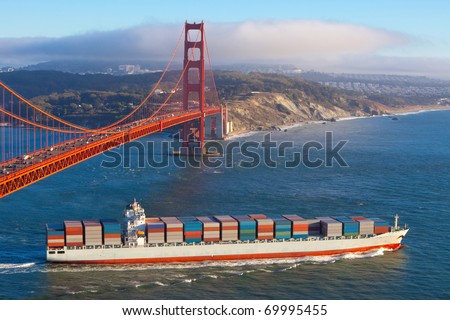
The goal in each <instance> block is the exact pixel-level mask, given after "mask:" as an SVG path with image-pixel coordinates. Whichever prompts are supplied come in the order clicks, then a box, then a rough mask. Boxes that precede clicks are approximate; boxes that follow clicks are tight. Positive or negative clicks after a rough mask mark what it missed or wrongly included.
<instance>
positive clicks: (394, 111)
mask: <svg viewBox="0 0 450 320" xmlns="http://www.w3.org/2000/svg"><path fill="white" fill-rule="evenodd" d="M443 110H450V106H442V105H414V106H403V107H395V108H388V107H385V109H384V112H383V113H381V114H378V115H360V116H350V117H337V118H332V119H324V120H314V121H299V122H294V123H288V124H267V125H266V126H264V127H262V126H261V127H259V128H256V130H255V129H253V130H249V129H241V130H235V131H233V132H231V133H230V134H228V135H227V137H226V138H225V139H227V140H228V139H235V138H238V137H242V136H247V135H250V134H253V133H257V132H261V131H266V132H273V131H278V132H282V131H284V132H286V131H288V130H289V129H291V128H295V127H298V126H302V125H306V124H313V123H316V124H326V123H328V122H336V121H345V120H352V119H358V118H369V117H374V116H390V117H392V119H393V120H399V119H398V118H396V117H395V116H397V115H405V114H412V113H419V112H432V111H443Z"/></svg>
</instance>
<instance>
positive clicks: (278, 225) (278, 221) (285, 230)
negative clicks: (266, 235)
mask: <svg viewBox="0 0 450 320" xmlns="http://www.w3.org/2000/svg"><path fill="white" fill-rule="evenodd" d="M271 218H272V219H273V221H274V237H275V239H290V238H292V222H291V221H290V220H288V219H286V218H284V217H282V216H272V217H271Z"/></svg>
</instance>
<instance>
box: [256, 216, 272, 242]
mask: <svg viewBox="0 0 450 320" xmlns="http://www.w3.org/2000/svg"><path fill="white" fill-rule="evenodd" d="M255 221H256V229H257V234H256V238H257V239H258V240H271V239H273V238H274V221H273V219H270V218H263V219H255Z"/></svg>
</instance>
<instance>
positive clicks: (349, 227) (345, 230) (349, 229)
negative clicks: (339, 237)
mask: <svg viewBox="0 0 450 320" xmlns="http://www.w3.org/2000/svg"><path fill="white" fill-rule="evenodd" d="M332 218H333V219H335V220H337V221H339V222H341V223H342V234H343V235H344V236H357V235H359V223H358V221H355V220H353V219H351V218H349V217H345V216H338V217H332Z"/></svg>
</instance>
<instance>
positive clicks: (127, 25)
mask: <svg viewBox="0 0 450 320" xmlns="http://www.w3.org/2000/svg"><path fill="white" fill-rule="evenodd" d="M1 9H2V15H1V18H0V47H1V48H0V65H5V64H7V63H10V64H16V65H18V64H26V63H34V62H38V61H40V60H51V59H55V58H76V57H77V55H80V53H83V54H85V55H84V56H81V55H80V58H85V57H87V55H89V54H88V53H87V52H88V51H89V48H88V46H92V43H93V41H104V42H105V43H107V44H108V45H107V46H108V47H109V49H112V50H115V51H117V52H122V51H123V50H122V47H119V46H124V45H126V46H127V44H129V45H128V47H129V48H128V49H129V51H127V52H124V54H126V55H128V56H134V53H136V58H137V57H141V56H143V55H144V53H145V56H146V57H148V56H150V55H152V54H155V55H157V56H159V57H160V58H161V59H162V58H163V57H164V56H165V55H166V52H165V51H164V52H163V51H161V52H157V51H155V49H154V48H150V47H152V46H153V47H154V44H153V42H155V40H161V41H162V44H161V48H163V49H164V50H168V48H169V47H170V46H171V45H172V48H173V46H174V45H175V43H176V40H177V39H178V35H179V34H178V33H179V31H180V30H181V28H182V25H183V23H184V21H185V20H189V21H200V20H204V21H205V22H206V28H207V30H208V31H207V32H209V30H211V32H209V33H208V34H209V35H210V37H209V39H210V40H209V44H210V48H211V50H212V51H215V52H216V55H217V56H218V60H219V62H220V63H226V62H227V56H226V55H225V54H223V52H228V53H229V54H230V55H229V60H230V62H233V63H234V62H240V60H242V62H248V60H253V59H251V58H252V55H255V57H254V58H255V59H254V60H255V61H258V62H263V61H267V62H277V61H280V62H283V63H294V64H297V65H299V66H300V67H303V68H314V69H317V70H323V71H341V72H345V71H346V70H344V69H345V68H348V69H349V70H348V71H349V72H357V71H358V70H360V71H361V72H371V71H373V72H387V73H389V68H392V72H391V73H396V72H397V73H408V72H409V73H411V74H427V75H431V76H441V75H442V77H445V74H450V72H449V71H450V32H449V29H450V28H449V26H450V23H449V22H448V20H449V17H448V15H449V12H450V1H443V0H441V1H437V0H430V1H399V0H397V1H396V0H391V1H385V0H377V1H356V0H347V1H343V0H341V1H326V0H315V1H311V0H309V1H303V0H290V1H289V0H276V1H264V0H259V1H255V0H247V1H244V0H240V1H236V0H228V1H208V0H204V1H200V0H191V1H189V0H184V1H182V0H171V1H150V0H146V1H143V0H134V1H133V0H128V1H118V0H111V1H93V0H91V1H85V0H78V1H70V2H69V1H56V0H55V1H50V0H40V1H30V0H16V1H7V2H6V3H2V6H1ZM264 26H266V27H264ZM267 26H269V27H267ZM335 30H336V32H334V31H335ZM258 31H259V32H258ZM272 31H273V32H272ZM146 32H148V33H149V34H153V36H154V33H156V32H158V34H160V35H164V37H162V38H161V37H160V38H158V37H157V38H152V36H150V35H147V36H144V35H143V34H144V33H146ZM251 32H254V34H252V33H251ZM263 33H266V34H267V37H265V36H264V34H263ZM306 33H307V34H306ZM137 34H139V35H140V36H139V37H137V36H136V35H137ZM93 35H94V39H93V38H92V37H93ZM243 35H246V36H245V37H244V36H243ZM280 35H281V36H280ZM283 35H284V37H283ZM317 35H318V36H317ZM115 37H116V38H115ZM119 37H120V38H121V39H122V40H118V38H119ZM124 38H126V39H128V41H129V42H126V41H125V42H124V41H123V39H124ZM166 38H170V39H166ZM266 38H271V39H274V41H273V43H275V44H276V45H277V46H279V47H281V49H279V50H274V49H273V45H272V46H271V45H270V41H265V39H266ZM275 38H276V39H275ZM101 39H103V40H101ZM218 39H222V41H219V40H218ZM235 39H238V41H237V42H236V43H234V42H235V41H234V40H235ZM239 39H240V41H242V42H239ZM253 39H254V40H253ZM131 41H140V42H144V41H147V42H149V43H151V45H150V44H149V43H147V44H142V43H141V44H140V45H137V44H132V43H130V42H131ZM166 41H167V42H166ZM224 41H228V42H229V43H224ZM252 41H255V44H253V43H252ZM258 41H259V42H258ZM262 42H265V45H266V46H267V48H265V47H264V44H263V43H262ZM233 43H234V45H235V46H236V48H235V49H234V50H229V49H227V47H229V46H232V45H233ZM292 43H297V46H293V45H292ZM301 43H302V44H303V46H302V45H301ZM325 44H328V45H325ZM340 44H343V45H345V46H346V47H347V48H349V50H343V48H341V47H340ZM65 45H67V50H65V47H64V46H65ZM214 45H215V46H214ZM83 46H86V48H84V49H80V48H81V47H83ZM247 47H248V48H247ZM251 47H256V48H258V51H252V50H251ZM74 48H75V49H74ZM133 48H134V49H133ZM163 49H161V50H163ZM240 49H242V52H241V54H238V53H237V52H236V51H238V50H240ZM283 49H284V51H283ZM316 49H317V50H316ZM33 50H35V54H33ZM132 50H135V51H132ZM136 50H137V51H136ZM146 50H147V51H146ZM138 51H139V54H137V52H138ZM258 52H265V53H266V54H265V55H261V56H259V55H258ZM90 54H91V55H102V54H104V53H102V52H100V51H98V50H97V51H95V50H93V51H92V52H91V53H90ZM314 55H316V56H317V59H314V57H313V56H314ZM240 58H241V59H240ZM400 59H402V60H401V61H400ZM321 61H322V63H321ZM350 62H352V63H350ZM352 64H353V65H352ZM355 64H358V65H355ZM447 77H448V76H447Z"/></svg>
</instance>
